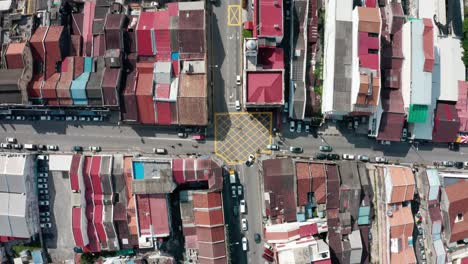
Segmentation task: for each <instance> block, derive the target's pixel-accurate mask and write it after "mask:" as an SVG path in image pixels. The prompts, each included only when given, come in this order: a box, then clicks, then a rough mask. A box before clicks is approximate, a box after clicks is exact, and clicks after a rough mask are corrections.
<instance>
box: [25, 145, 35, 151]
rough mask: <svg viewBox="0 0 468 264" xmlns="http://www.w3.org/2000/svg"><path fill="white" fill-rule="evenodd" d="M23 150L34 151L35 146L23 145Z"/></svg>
mask: <svg viewBox="0 0 468 264" xmlns="http://www.w3.org/2000/svg"><path fill="white" fill-rule="evenodd" d="M24 148H25V149H27V150H36V149H37V146H36V145H34V144H24Z"/></svg>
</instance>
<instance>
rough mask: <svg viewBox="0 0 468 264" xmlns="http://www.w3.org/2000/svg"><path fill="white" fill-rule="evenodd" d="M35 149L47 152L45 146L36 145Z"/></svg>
mask: <svg viewBox="0 0 468 264" xmlns="http://www.w3.org/2000/svg"><path fill="white" fill-rule="evenodd" d="M37 149H38V150H47V146H46V145H38V146H37Z"/></svg>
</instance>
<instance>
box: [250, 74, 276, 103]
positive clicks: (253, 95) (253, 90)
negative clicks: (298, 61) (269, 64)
mask: <svg viewBox="0 0 468 264" xmlns="http://www.w3.org/2000/svg"><path fill="white" fill-rule="evenodd" d="M283 89H284V87H283V71H274V70H272V71H256V72H247V98H246V101H247V103H256V104H265V103H266V104H283V100H284V98H283Z"/></svg>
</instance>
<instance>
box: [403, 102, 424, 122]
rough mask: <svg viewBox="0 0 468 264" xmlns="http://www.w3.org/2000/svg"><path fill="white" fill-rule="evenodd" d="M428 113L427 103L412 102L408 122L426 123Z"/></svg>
mask: <svg viewBox="0 0 468 264" xmlns="http://www.w3.org/2000/svg"><path fill="white" fill-rule="evenodd" d="M427 114H428V106H427V105H415V104H411V105H410V109H409V114H408V122H410V123H424V122H426V119H427Z"/></svg>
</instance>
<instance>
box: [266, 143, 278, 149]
mask: <svg viewBox="0 0 468 264" xmlns="http://www.w3.org/2000/svg"><path fill="white" fill-rule="evenodd" d="M267 149H269V150H280V147H279V146H278V145H276V144H268V145H267Z"/></svg>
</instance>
